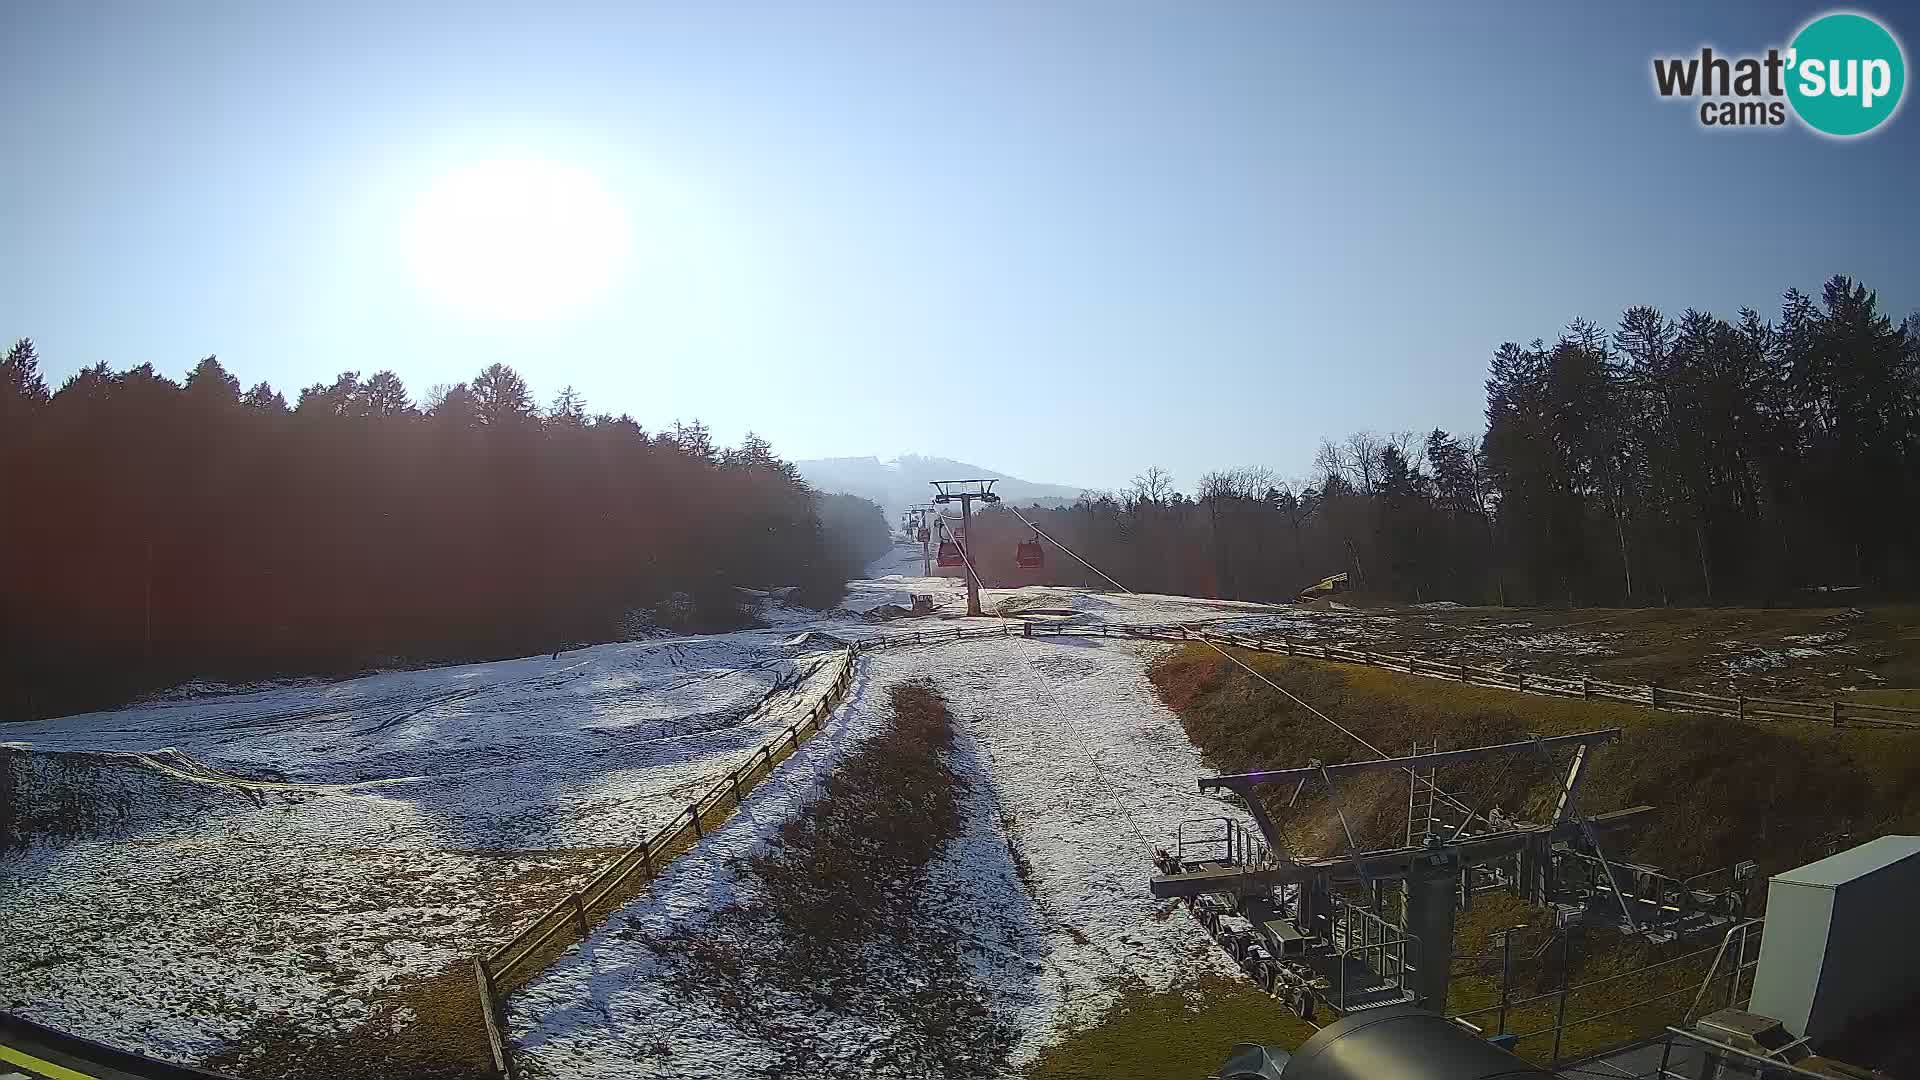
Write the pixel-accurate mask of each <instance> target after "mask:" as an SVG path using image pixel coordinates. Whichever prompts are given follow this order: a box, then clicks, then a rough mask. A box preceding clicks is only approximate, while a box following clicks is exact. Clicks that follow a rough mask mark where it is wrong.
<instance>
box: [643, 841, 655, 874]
mask: <svg viewBox="0 0 1920 1080" xmlns="http://www.w3.org/2000/svg"><path fill="white" fill-rule="evenodd" d="M640 867H641V869H643V870H645V871H646V872H647V876H648V877H652V876H653V846H652V845H651V844H648V843H647V842H646V841H645V840H642V841H640Z"/></svg>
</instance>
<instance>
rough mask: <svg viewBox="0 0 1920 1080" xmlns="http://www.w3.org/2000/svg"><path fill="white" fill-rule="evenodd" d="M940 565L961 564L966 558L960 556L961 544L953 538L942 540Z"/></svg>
mask: <svg viewBox="0 0 1920 1080" xmlns="http://www.w3.org/2000/svg"><path fill="white" fill-rule="evenodd" d="M939 561H940V565H941V566H961V565H964V564H965V563H966V560H965V559H963V558H961V557H960V545H959V544H956V543H954V542H953V541H951V540H942V541H940V560H939Z"/></svg>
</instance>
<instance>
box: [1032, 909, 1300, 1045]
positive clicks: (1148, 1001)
mask: <svg viewBox="0 0 1920 1080" xmlns="http://www.w3.org/2000/svg"><path fill="white" fill-rule="evenodd" d="M1181 917H1183V918H1184V916H1181ZM1193 932H1194V933H1196V934H1199V933H1204V931H1203V930H1201V929H1200V927H1199V926H1198V925H1195V926H1194V928H1193ZM1312 1034H1313V1029H1312V1028H1311V1027H1309V1026H1308V1025H1307V1024H1306V1023H1305V1022H1304V1021H1302V1020H1300V1019H1299V1018H1298V1017H1295V1016H1294V1015H1292V1014H1291V1013H1289V1012H1287V1011H1286V1010H1285V1009H1284V1008H1282V1007H1281V1006H1280V1005H1279V1004H1278V1003H1276V1002H1275V1001H1274V1000H1273V999H1271V998H1269V997H1267V995H1265V994H1263V993H1261V992H1260V991H1258V990H1255V989H1254V988H1253V985H1252V984H1251V983H1248V982H1244V981H1240V980H1234V979H1227V978H1223V977H1220V976H1204V977H1202V978H1200V979H1199V980H1197V981H1196V982H1195V983H1193V984H1192V985H1190V986H1187V987H1185V988H1182V989H1177V990H1168V991H1163V992H1160V993H1153V992H1149V991H1147V990H1143V989H1136V990H1130V991H1128V992H1127V993H1126V994H1125V995H1123V996H1122V997H1121V999H1120V1001H1119V1003H1118V1004H1116V1005H1115V1006H1114V1007H1113V1008H1112V1009H1111V1010H1110V1011H1108V1013H1107V1014H1106V1015H1105V1016H1104V1017H1102V1018H1101V1019H1100V1021H1099V1022H1098V1023H1096V1024H1092V1025H1089V1026H1087V1027H1084V1028H1081V1029H1079V1030H1077V1031H1074V1032H1072V1033H1071V1034H1069V1035H1068V1036H1067V1037H1066V1038H1065V1039H1064V1040H1062V1041H1061V1042H1059V1043H1057V1044H1055V1045H1053V1046H1051V1047H1049V1048H1047V1049H1046V1050H1044V1051H1042V1052H1041V1054H1040V1056H1039V1057H1038V1058H1037V1059H1035V1061H1034V1062H1033V1064H1032V1065H1030V1066H1029V1067H1028V1068H1027V1073H1026V1075H1027V1077H1028V1080H1189V1078H1191V1080H1198V1078H1200V1077H1203V1076H1208V1075H1211V1074H1212V1073H1213V1071H1214V1070H1215V1069H1218V1068H1219V1067H1220V1065H1221V1063H1222V1062H1224V1061H1226V1059H1227V1054H1228V1052H1229V1051H1230V1050H1232V1049H1233V1045H1234V1044H1235V1043H1242V1042H1257V1043H1269V1044H1273V1045H1277V1046H1282V1047H1285V1048H1287V1049H1289V1050H1291V1049H1294V1048H1296V1047H1298V1046H1299V1045H1300V1044H1301V1043H1303V1042H1305V1041H1306V1040H1307V1037H1308V1036H1310V1035H1312Z"/></svg>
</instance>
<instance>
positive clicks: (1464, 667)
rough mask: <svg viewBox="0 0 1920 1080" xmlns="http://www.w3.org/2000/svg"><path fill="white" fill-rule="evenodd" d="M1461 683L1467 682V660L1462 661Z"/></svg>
mask: <svg viewBox="0 0 1920 1080" xmlns="http://www.w3.org/2000/svg"><path fill="white" fill-rule="evenodd" d="M1460 681H1461V682H1466V681H1467V662H1466V661H1465V660H1462V661H1460Z"/></svg>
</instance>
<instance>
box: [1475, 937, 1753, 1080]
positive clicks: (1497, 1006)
mask: <svg viewBox="0 0 1920 1080" xmlns="http://www.w3.org/2000/svg"><path fill="white" fill-rule="evenodd" d="M1763 933H1764V923H1763V920H1760V919H1748V920H1746V921H1744V922H1741V923H1738V924H1736V925H1734V926H1731V927H1729V928H1728V929H1727V932H1726V938H1725V940H1724V941H1722V942H1720V943H1719V944H1716V945H1709V946H1707V947H1706V948H1703V949H1696V950H1692V951H1689V952H1685V953H1681V954H1679V955H1677V956H1669V957H1667V958H1665V959H1663V960H1657V961H1654V962H1653V963H1650V964H1643V965H1641V966H1640V967H1637V968H1632V969H1629V970H1627V971H1621V972H1616V973H1614V974H1611V975H1606V976H1603V977H1601V978H1597V979H1590V980H1587V981H1586V982H1578V983H1576V982H1571V981H1567V980H1566V979H1565V978H1564V973H1566V972H1569V971H1570V970H1571V965H1570V964H1569V963H1568V962H1567V960H1566V958H1565V957H1564V956H1563V957H1562V959H1561V964H1560V966H1561V970H1562V972H1563V980H1562V982H1561V985H1560V986H1559V987H1558V988H1557V989H1554V990H1549V991H1547V992H1546V993H1543V994H1534V995H1530V996H1528V997H1523V998H1515V997H1512V996H1511V993H1510V990H1509V988H1508V987H1507V986H1505V985H1502V987H1501V988H1500V1000H1499V1001H1497V1002H1496V1003H1494V1004H1492V1005H1487V1006H1484V1007H1482V1008H1478V1009H1469V1010H1466V1011H1463V1012H1459V1013H1454V1014H1451V1018H1452V1019H1455V1020H1468V1021H1471V1022H1472V1023H1473V1025H1474V1026H1475V1027H1477V1028H1479V1029H1480V1030H1482V1031H1487V1030H1489V1029H1491V1030H1492V1033H1493V1034H1495V1035H1501V1036H1507V1037H1508V1038H1510V1039H1511V1040H1512V1042H1511V1043H1510V1044H1509V1048H1510V1049H1512V1050H1513V1051H1514V1052H1515V1053H1520V1054H1523V1056H1527V1057H1529V1058H1531V1059H1533V1060H1535V1061H1538V1062H1540V1063H1542V1064H1545V1065H1547V1066H1548V1067H1549V1068H1552V1067H1554V1066H1557V1065H1559V1064H1560V1063H1561V1062H1562V1061H1563V1060H1565V1059H1564V1057H1563V1055H1562V1049H1563V1048H1564V1047H1565V1046H1567V1045H1568V1043H1569V1039H1568V1035H1569V1033H1570V1032H1574V1031H1578V1030H1580V1029H1582V1028H1586V1027H1589V1026H1592V1025H1598V1024H1606V1025H1607V1026H1606V1027H1605V1028H1604V1029H1602V1030H1603V1035H1602V1037H1601V1038H1600V1039H1599V1040H1597V1041H1598V1042H1599V1043H1600V1044H1601V1045H1600V1046H1597V1047H1590V1048H1589V1049H1587V1050H1585V1051H1583V1052H1582V1053H1581V1054H1578V1055H1574V1056H1580V1057H1584V1056H1587V1055H1589V1054H1591V1053H1594V1052H1598V1051H1604V1050H1609V1049H1614V1048H1617V1047H1620V1046H1626V1045H1630V1044H1632V1043H1634V1042H1636V1041H1638V1040H1641V1039H1645V1038H1647V1037H1648V1036H1651V1035H1655V1034H1657V1033H1658V1032H1659V1031H1660V1030H1662V1029H1663V1028H1664V1027H1665V1026H1666V1025H1667V1024H1669V1023H1672V1022H1673V1021H1674V1020H1675V1019H1679V1020H1680V1021H1681V1022H1683V1023H1684V1022H1685V1021H1686V1020H1691V1019H1692V1018H1693V1017H1695V1016H1696V1015H1699V1014H1701V1013H1703V1012H1704V1011H1706V1007H1707V1006H1712V1007H1713V1008H1720V1007H1734V1006H1738V1005H1741V1004H1743V1003H1744V1002H1745V1001H1746V1000H1747V999H1748V998H1749V997H1751V996H1752V992H1753V983H1752V978H1753V974H1754V972H1755V970H1756V969H1757V968H1758V967H1759V964H1760V950H1759V944H1760V940H1761V935H1762V934H1763ZM1557 940H1559V941H1560V943H1561V944H1562V946H1563V947H1565V945H1566V944H1567V940H1566V938H1565V937H1560V938H1558V939H1557ZM1549 944H1550V945H1551V944H1552V942H1549ZM1729 948H1733V949H1734V950H1735V951H1734V952H1733V953H1731V954H1729V953H1728V949H1729ZM1656 973H1658V975H1656ZM1502 978H1503V980H1504V978H1505V975H1504V973H1503V976H1502ZM1622 982H1625V983H1627V984H1628V985H1629V986H1638V987H1640V988H1641V989H1643V990H1645V991H1648V994H1647V996H1645V997H1637V996H1636V997H1635V998H1634V999H1633V1000H1630V1001H1621V1000H1619V999H1618V998H1617V997H1615V996H1614V995H1613V993H1612V992H1611V991H1608V990H1603V988H1608V987H1612V986H1613V985H1615V984H1618V983H1622ZM1656 990H1657V991H1659V992H1658V993H1653V992H1651V991H1656ZM1689 995H1691V1006H1690V1007H1689ZM1669 1002H1671V1004H1670V1005H1669V1004H1667V1003H1669ZM1575 1003H1577V1004H1575ZM1542 1011H1551V1013H1552V1020H1551V1021H1550V1022H1547V1023H1539V1022H1538V1021H1536V1020H1533V1018H1534V1017H1535V1016H1537V1015H1538V1014H1539V1013H1540V1012H1542ZM1569 1011H1575V1012H1577V1013H1578V1015H1574V1016H1568V1015H1567V1014H1568V1012H1569ZM1510 1017H1511V1018H1512V1019H1514V1020H1516V1021H1518V1022H1519V1024H1518V1026H1520V1027H1523V1028H1525V1030H1521V1031H1510V1030H1509V1024H1508V1020H1509V1018H1510ZM1622 1017H1625V1018H1626V1019H1624V1020H1623V1019H1621V1018H1622ZM1489 1018H1492V1019H1491V1020H1490V1019H1489ZM1530 1021H1531V1022H1530ZM1549 1040H1551V1047H1550V1048H1549V1045H1548V1044H1549ZM1523 1044H1524V1045H1523Z"/></svg>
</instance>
